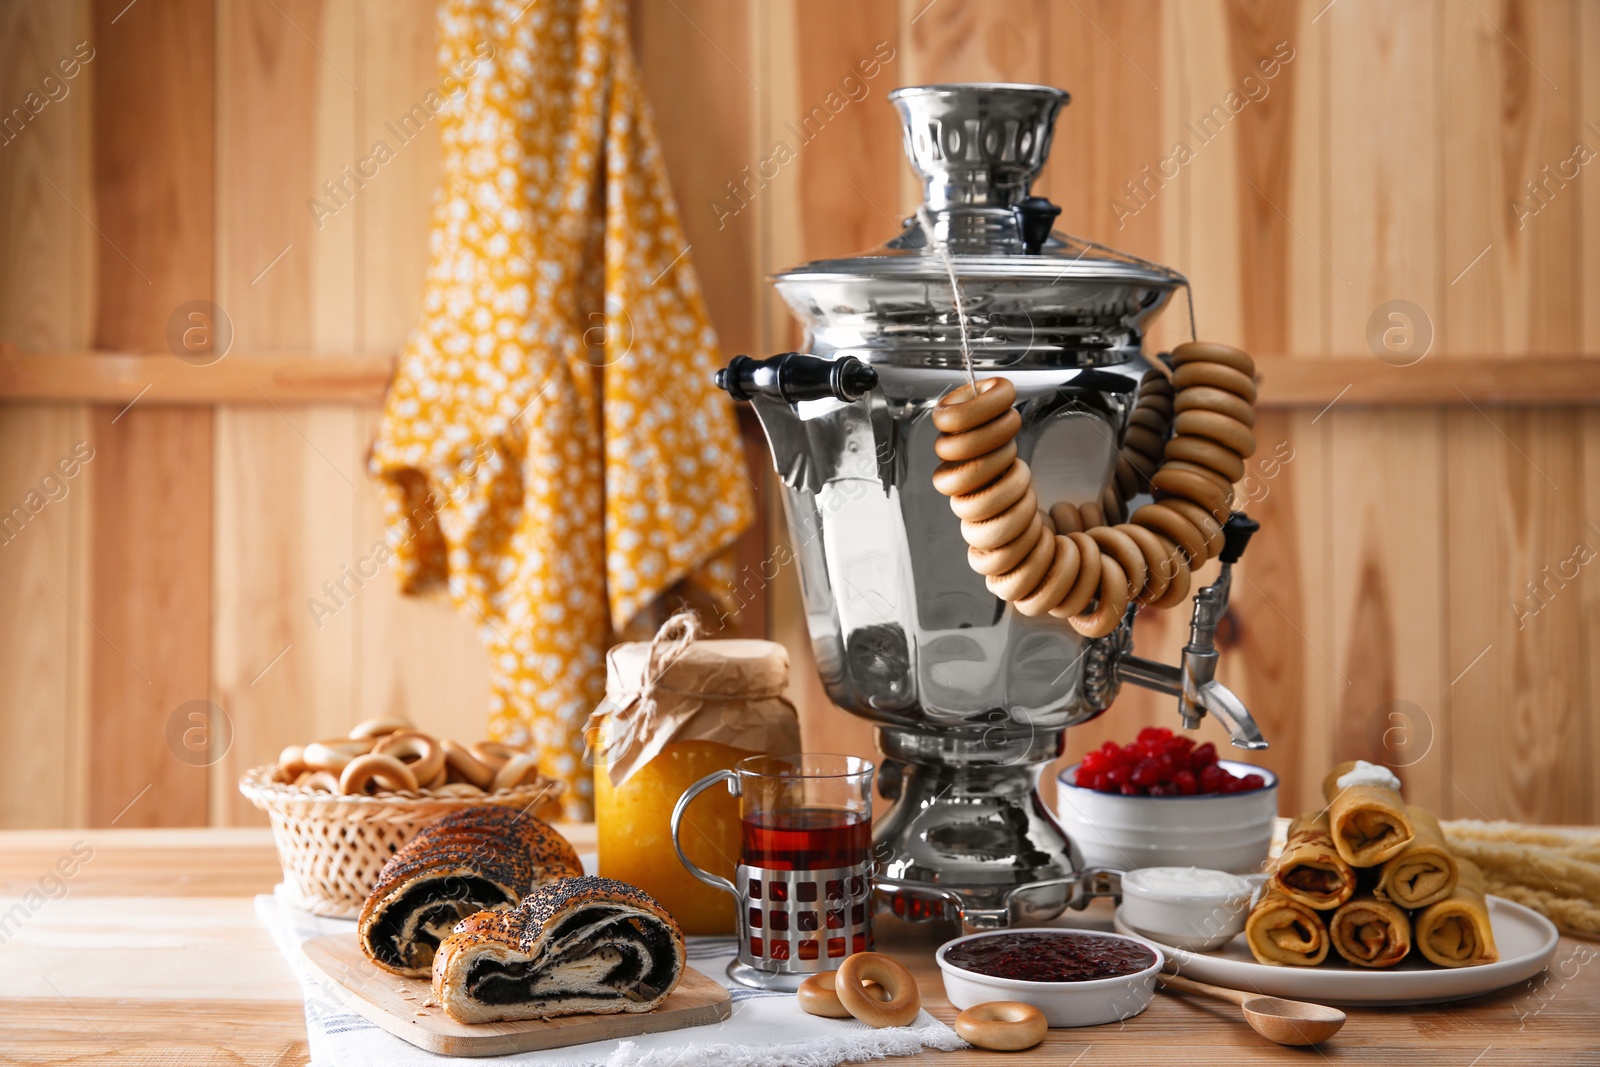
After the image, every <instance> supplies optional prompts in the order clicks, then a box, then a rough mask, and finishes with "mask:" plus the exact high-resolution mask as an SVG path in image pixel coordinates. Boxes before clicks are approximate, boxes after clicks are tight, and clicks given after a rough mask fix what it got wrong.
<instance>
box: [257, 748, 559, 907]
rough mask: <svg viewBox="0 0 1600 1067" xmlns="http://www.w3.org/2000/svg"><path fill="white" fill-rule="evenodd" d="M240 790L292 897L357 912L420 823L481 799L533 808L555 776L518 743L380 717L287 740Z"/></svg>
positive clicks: (554, 786)
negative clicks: (441, 734)
mask: <svg viewBox="0 0 1600 1067" xmlns="http://www.w3.org/2000/svg"><path fill="white" fill-rule="evenodd" d="M239 791H240V792H241V793H243V794H244V795H245V796H246V797H248V798H249V800H250V802H251V803H253V804H254V805H255V806H256V807H258V808H260V809H261V810H262V811H264V812H266V813H267V817H268V819H269V820H270V821H271V823H272V836H273V840H274V842H275V843H276V844H277V848H278V858H279V861H280V862H281V863H282V865H283V879H284V885H283V891H284V892H286V893H287V895H288V897H289V899H290V901H291V902H292V903H294V904H295V905H296V906H297V907H300V908H303V909H304V910H306V911H309V912H312V913H313V914H316V915H327V916H335V917H340V918H355V917H356V916H357V915H359V914H360V912H361V908H362V905H363V904H364V903H365V902H366V900H367V897H368V895H369V894H370V893H371V892H372V889H373V887H374V886H375V885H376V884H377V882H378V876H379V873H380V872H381V871H382V870H383V866H384V864H385V863H387V862H388V861H389V858H390V857H391V856H393V855H394V854H395V852H396V851H397V850H399V849H400V848H402V847H403V846H404V845H406V844H407V843H408V842H409V841H411V839H412V838H414V837H416V836H417V834H418V833H420V832H421V831H422V830H423V828H424V827H426V826H428V825H429V824H431V823H434V822H436V821H438V820H439V819H440V818H441V817H443V816H445V815H448V814H450V813H452V812H456V811H460V810H462V809H465V808H472V807H481V806H482V805H485V804H496V805H506V806H510V807H515V808H516V809H517V810H518V811H530V810H537V808H538V805H540V804H542V803H544V802H546V801H549V800H552V799H554V798H555V797H556V796H557V795H558V794H559V793H560V791H561V785H560V783H559V782H555V781H553V780H551V779H549V778H546V777H545V776H543V775H542V774H540V773H539V769H538V765H537V759H536V758H535V757H534V756H533V755H532V754H530V753H528V752H526V751H524V750H523V749H521V748H519V747H517V746H515V745H509V744H504V743H501V742H495V741H480V742H477V743H476V744H471V745H466V744H461V743H459V742H456V741H452V740H449V739H448V738H438V737H434V736H432V735H430V734H426V733H423V732H421V731H419V730H417V729H415V728H414V727H413V726H412V724H411V723H409V722H407V721H405V720H403V719H397V718H384V719H369V720H368V721H366V722H363V723H361V724H360V725H358V726H357V727H355V729H353V730H351V731H350V733H349V735H348V736H346V737H339V738H329V739H327V740H322V741H314V742H312V743H310V744H306V745H290V746H289V747H288V748H285V749H284V750H283V752H282V753H280V754H279V756H278V760H277V762H275V763H269V764H267V765H265V766H261V767H256V768H254V769H252V770H250V771H248V772H246V773H245V775H244V776H243V777H242V778H241V779H240V782H239Z"/></svg>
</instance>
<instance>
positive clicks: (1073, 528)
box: [1050, 500, 1083, 534]
mask: <svg viewBox="0 0 1600 1067" xmlns="http://www.w3.org/2000/svg"><path fill="white" fill-rule="evenodd" d="M1050 521H1051V522H1053V523H1055V524H1056V533H1058V534H1070V533H1078V532H1080V531H1082V529H1083V515H1082V514H1081V513H1080V512H1079V511H1078V505H1076V504H1073V503H1070V502H1068V501H1065V500H1063V501H1061V502H1060V503H1057V504H1051V505H1050Z"/></svg>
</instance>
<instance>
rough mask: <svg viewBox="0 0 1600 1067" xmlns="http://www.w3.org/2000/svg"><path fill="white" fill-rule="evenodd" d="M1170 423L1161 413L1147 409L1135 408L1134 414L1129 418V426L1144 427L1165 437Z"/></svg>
mask: <svg viewBox="0 0 1600 1067" xmlns="http://www.w3.org/2000/svg"><path fill="white" fill-rule="evenodd" d="M1169 421H1171V420H1169V419H1167V418H1166V417H1165V416H1164V415H1162V414H1161V412H1159V411H1156V410H1155V409H1154V408H1147V407H1137V408H1134V409H1133V414H1131V415H1129V416H1128V425H1129V426H1143V427H1144V428H1145V429H1147V430H1149V431H1150V432H1151V433H1153V434H1162V435H1164V434H1165V433H1166V432H1167V424H1168V422H1169Z"/></svg>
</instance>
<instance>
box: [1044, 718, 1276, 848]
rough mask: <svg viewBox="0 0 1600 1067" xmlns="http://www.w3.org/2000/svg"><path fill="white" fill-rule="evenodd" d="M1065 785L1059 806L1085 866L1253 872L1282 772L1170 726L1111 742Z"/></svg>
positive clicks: (1071, 770) (1066, 774)
mask: <svg viewBox="0 0 1600 1067" xmlns="http://www.w3.org/2000/svg"><path fill="white" fill-rule="evenodd" d="M1058 784H1059V788H1058V789H1057V790H1056V814H1057V816H1058V817H1059V818H1060V820H1061V825H1062V828H1063V829H1065V830H1066V831H1067V836H1068V837H1069V838H1070V839H1071V840H1072V846H1073V854H1074V857H1075V858H1076V859H1077V860H1078V861H1079V863H1080V865H1082V866H1087V867H1110V868H1113V869H1115V870H1119V871H1131V870H1134V869H1136V868H1139V867H1204V868H1209V869H1212V870H1219V871H1230V872H1232V873H1234V874H1249V873H1251V872H1253V871H1256V870H1259V869H1260V867H1261V864H1262V862H1263V861H1264V860H1266V858H1267V850H1268V848H1269V847H1270V846H1271V844H1272V826H1273V821H1274V820H1275V819H1276V818H1277V815H1278V778H1277V775H1275V774H1273V773H1272V772H1271V771H1269V770H1267V769H1265V768H1264V767H1255V766H1252V765H1250V764H1248V763H1239V762H1236V761H1234V760H1227V759H1220V758H1219V757H1218V753H1217V749H1216V746H1215V745H1214V744H1212V743H1211V742H1209V741H1208V742H1205V743H1203V744H1198V745H1197V744H1195V743H1194V741H1193V739H1192V738H1189V737H1186V736H1183V735H1181V734H1179V735H1174V734H1173V732H1172V731H1171V730H1168V729H1166V728H1164V727H1147V728H1146V729H1144V730H1141V731H1139V736H1138V737H1137V738H1136V739H1135V740H1133V741H1131V742H1129V743H1128V744H1125V745H1118V744H1117V743H1116V742H1113V741H1107V742H1106V743H1105V744H1104V745H1102V746H1101V747H1100V748H1097V749H1095V750H1093V751H1091V752H1089V753H1086V754H1085V755H1084V758H1083V761H1082V762H1081V763H1078V764H1077V765H1075V766H1072V767H1068V768H1067V769H1066V770H1064V771H1062V772H1061V774H1060V776H1059V779H1058Z"/></svg>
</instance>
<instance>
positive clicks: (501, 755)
mask: <svg viewBox="0 0 1600 1067" xmlns="http://www.w3.org/2000/svg"><path fill="white" fill-rule="evenodd" d="M467 751H469V752H471V753H472V754H473V755H474V756H476V757H478V762H479V763H482V764H483V765H484V766H485V767H487V768H489V769H490V770H491V771H498V770H499V769H500V768H501V767H504V766H505V763H506V760H508V759H510V758H511V757H512V756H521V755H523V752H522V750H521V749H518V748H512V747H511V746H510V745H508V744H505V743H503V742H500V741H479V742H477V743H476V744H473V745H469V746H467Z"/></svg>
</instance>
